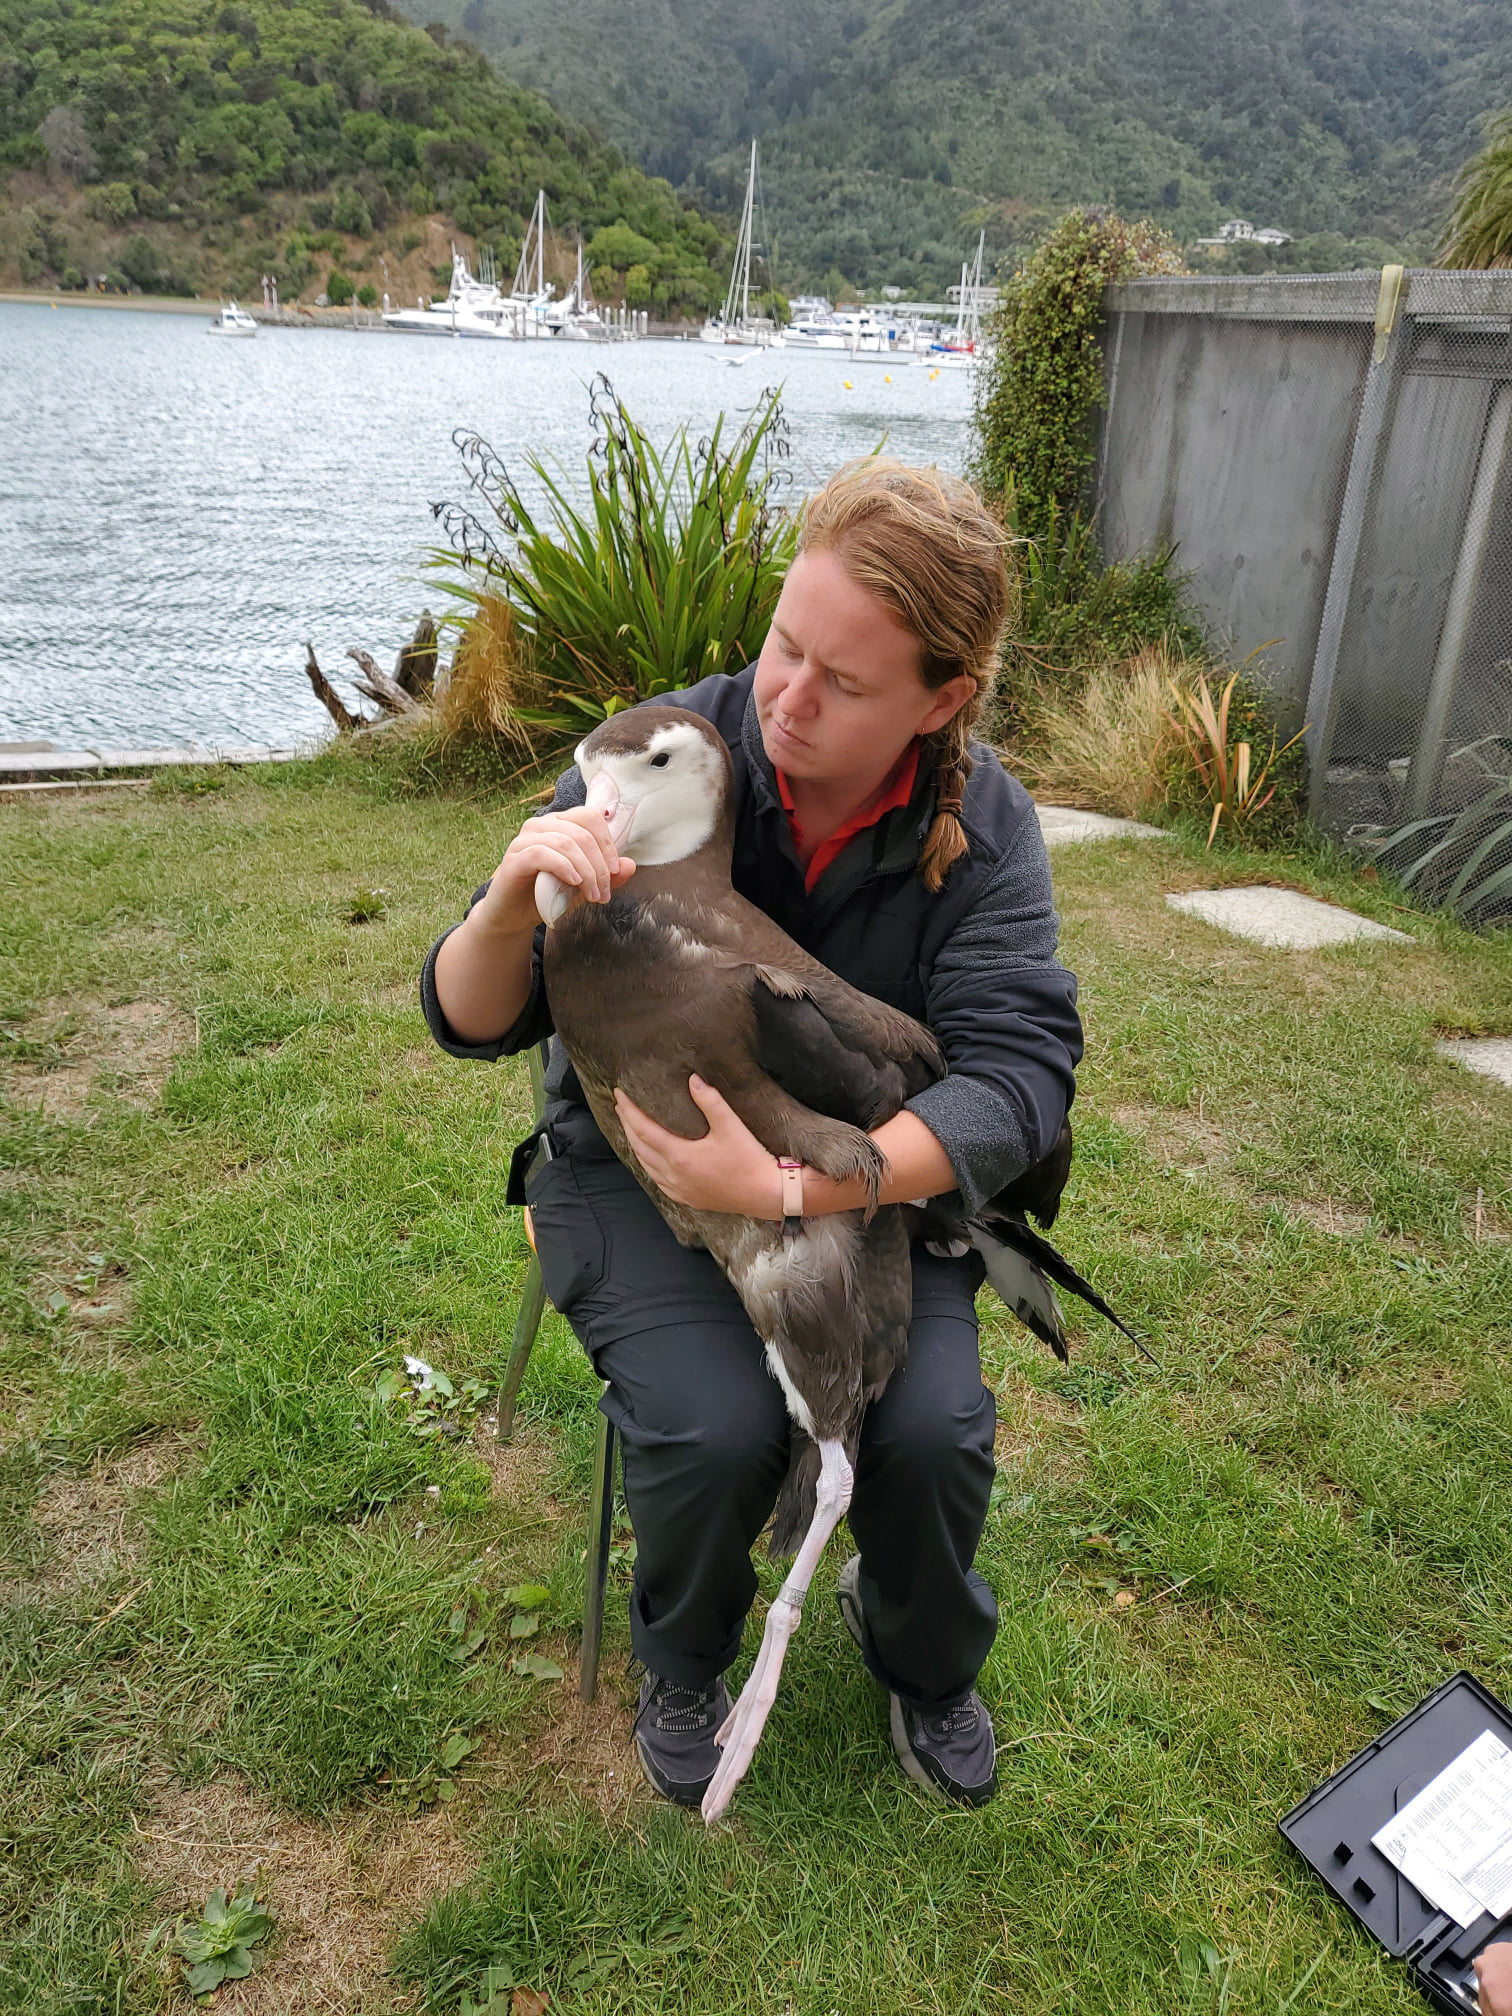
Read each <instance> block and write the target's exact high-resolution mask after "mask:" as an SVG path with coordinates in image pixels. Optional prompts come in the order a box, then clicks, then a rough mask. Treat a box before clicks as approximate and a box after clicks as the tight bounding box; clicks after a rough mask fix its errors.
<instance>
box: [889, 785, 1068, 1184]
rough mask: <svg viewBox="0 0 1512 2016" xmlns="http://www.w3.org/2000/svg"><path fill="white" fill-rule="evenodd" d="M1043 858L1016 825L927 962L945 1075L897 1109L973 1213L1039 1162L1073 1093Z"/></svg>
mask: <svg viewBox="0 0 1512 2016" xmlns="http://www.w3.org/2000/svg"><path fill="white" fill-rule="evenodd" d="M1058 929H1059V925H1058V920H1057V918H1056V914H1055V904H1054V900H1053V897H1052V893H1051V886H1050V857H1049V855H1048V854H1047V853H1046V851H1045V843H1044V839H1043V838H1042V836H1041V834H1040V830H1039V824H1038V822H1037V820H1036V819H1035V818H1034V817H1033V815H1032V814H1031V815H1030V816H1029V817H1028V818H1026V819H1024V820H1022V821H1021V822H1020V823H1019V825H1018V828H1017V829H1016V831H1015V832H1014V834H1013V836H1012V838H1011V839H1010V841H1009V843H1008V846H1007V848H1006V849H1005V851H1004V853H1003V856H1002V858H1001V859H1000V860H999V862H998V863H997V866H996V867H995V869H994V870H993V872H992V874H991V875H990V876H989V877H988V879H987V881H986V882H985V884H984V886H983V888H982V891H981V893H980V894H979V896H978V897H977V899H976V901H975V903H973V904H972V906H971V907H970V909H968V910H967V911H966V912H965V913H964V914H963V916H962V917H961V918H960V920H959V921H958V923H957V924H956V926H955V929H954V930H953V931H952V933H951V935H950V937H949V938H948V939H947V940H946V941H945V943H944V945H943V946H942V947H941V948H940V951H939V952H938V954H937V955H936V957H935V961H934V965H933V967H932V970H931V972H930V974H929V977H928V980H927V982H926V987H925V992H926V997H927V1013H926V1017H925V1019H926V1020H927V1021H928V1023H929V1026H930V1028H931V1029H932V1030H933V1031H934V1033H935V1035H936V1036H937V1037H938V1039H939V1042H940V1046H941V1048H942V1049H943V1050H944V1052H945V1061H946V1065H947V1067H948V1069H947V1075H946V1076H945V1077H944V1078H942V1079H941V1080H940V1082H939V1083H938V1084H937V1085H931V1086H930V1087H929V1088H928V1090H927V1091H924V1092H921V1093H919V1095H918V1096H917V1097H916V1098H913V1099H910V1100H909V1102H908V1110H909V1111H910V1112H911V1113H916V1114H917V1115H918V1116H919V1118H920V1119H921V1120H922V1121H923V1122H924V1124H925V1126H926V1127H928V1129H929V1130H930V1132H931V1133H932V1134H933V1135H934V1136H935V1137H936V1139H937V1140H938V1141H939V1143H940V1145H941V1147H942V1148H943V1149H944V1150H945V1153H946V1154H947V1155H948V1156H949V1157H950V1166H951V1167H952V1169H954V1171H955V1174H956V1182H957V1185H958V1187H959V1189H960V1192H961V1197H962V1200H963V1202H964V1203H965V1205H966V1207H967V1209H968V1210H974V1209H976V1208H977V1207H978V1206H979V1205H981V1204H982V1203H984V1202H985V1201H986V1200H987V1198H989V1197H992V1196H995V1195H996V1194H997V1192H998V1191H999V1190H1001V1189H1002V1188H1003V1186H1004V1184H1006V1183H1010V1182H1012V1180H1013V1179H1014V1177H1015V1176H1018V1175H1020V1174H1021V1173H1022V1171H1023V1170H1025V1169H1027V1168H1029V1167H1031V1166H1032V1165H1033V1164H1034V1163H1036V1162H1038V1161H1039V1160H1040V1159H1041V1158H1042V1157H1043V1156H1045V1155H1048V1154H1049V1152H1050V1150H1051V1148H1052V1147H1053V1146H1054V1145H1055V1141H1056V1138H1057V1136H1058V1135H1059V1133H1060V1129H1061V1123H1062V1122H1063V1121H1064V1119H1065V1117H1066V1113H1067V1111H1068V1109H1069V1107H1070V1105H1071V1100H1072V1097H1073V1095H1074V1093H1075V1089H1076V1067H1077V1065H1078V1064H1079V1063H1080V1061H1081V1054H1082V1030H1081V1020H1080V1017H1079V1016H1078V1015H1077V1012H1076V979H1075V976H1074V975H1073V974H1071V973H1068V972H1067V971H1066V969H1065V967H1064V966H1062V965H1061V963H1060V961H1059V960H1058V959H1057V957H1056V938H1057V934H1058Z"/></svg>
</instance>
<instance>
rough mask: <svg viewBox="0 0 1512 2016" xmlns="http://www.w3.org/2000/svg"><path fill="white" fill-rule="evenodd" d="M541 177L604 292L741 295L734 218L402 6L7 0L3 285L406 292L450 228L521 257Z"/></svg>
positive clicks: (430, 264) (2, 39)
mask: <svg viewBox="0 0 1512 2016" xmlns="http://www.w3.org/2000/svg"><path fill="white" fill-rule="evenodd" d="M538 187H544V188H545V189H546V192H547V196H548V199H549V201H550V204H551V213H552V221H553V223H554V224H555V226H556V227H557V229H558V230H559V231H560V232H561V233H562V234H563V236H564V238H570V237H571V236H572V234H574V233H575V232H577V231H581V232H582V233H583V234H584V236H585V237H587V238H588V239H589V240H590V241H592V240H595V239H597V240H599V242H600V252H601V256H600V261H599V285H600V289H601V291H602V292H605V293H607V294H608V295H610V296H611V297H615V298H618V295H619V294H620V293H621V292H623V291H624V287H623V280H624V276H625V274H626V272H627V269H638V270H636V271H634V272H633V277H632V279H631V282H630V292H631V294H632V296H638V300H637V305H650V306H654V307H655V308H657V309H659V310H662V311H666V310H668V309H673V310H675V309H678V308H681V309H683V310H686V311H689V312H692V313H701V312H702V311H703V310H704V309H705V308H707V307H708V306H709V305H710V304H711V303H712V302H713V301H715V300H716V299H719V298H722V296H723V293H724V286H725V278H726V272H727V266H728V258H729V244H728V241H727V239H726V238H725V237H723V236H722V235H721V232H720V230H719V228H718V227H717V226H716V225H715V224H713V223H712V222H710V220H709V219H708V218H706V217H704V216H702V215H701V214H699V212H698V211H697V210H696V209H694V208H693V207H692V206H691V205H690V204H689V203H688V202H687V201H685V200H684V199H682V198H680V197H677V196H674V195H673V193H672V191H671V189H670V188H669V187H668V186H667V184H666V183H665V182H661V181H657V180H654V179H652V178H651V177H649V176H648V175H646V174H645V173H644V172H643V171H642V170H641V169H640V168H639V167H635V166H630V165H627V163H626V161H625V160H624V158H623V156H622V155H621V153H620V152H619V150H618V148H617V147H615V146H614V145H613V144H612V143H611V142H610V141H607V140H605V139H603V138H601V137H600V136H598V135H597V134H595V133H592V132H590V131H589V130H588V129H587V128H586V127H584V126H582V125H577V124H573V123H571V122H570V121H568V120H566V119H564V118H563V117H561V116H560V115H559V114H558V113H557V112H555V111H554V110H553V109H552V107H551V106H550V105H549V104H548V103H547V102H546V101H545V99H543V98H542V97H540V96H539V95H538V94H537V93H536V92H534V91H532V90H528V89H524V88H522V87H521V86H520V85H519V84H517V83H514V82H511V81H509V80H507V79H505V78H503V77H500V76H499V75H498V74H497V73H496V71H495V70H494V68H493V66H492V65H491V64H490V63H489V62H488V60H487V59H486V58H485V57H483V56H482V55H480V54H479V52H478V51H477V50H476V49H474V48H471V47H469V46H467V45H466V44H465V43H464V44H460V45H459V44H457V43H456V42H449V41H448V37H447V35H446V32H445V30H444V29H441V28H436V29H433V30H432V31H431V32H430V33H423V32H422V31H421V30H420V29H419V28H416V27H415V26H413V25H412V24H411V23H409V22H407V21H405V20H403V19H402V17H400V16H399V15H398V14H396V13H394V12H393V10H392V9H391V8H390V7H389V6H388V4H387V0H366V4H360V5H359V4H357V0H233V4H224V0H87V4H85V0H0V199H3V201H0V280H3V279H10V280H12V281H14V280H16V279H20V280H22V281H24V282H33V283H40V284H45V285H52V286H58V285H64V284H69V283H71V282H75V281H77V280H79V279H80V278H81V277H82V276H83V275H85V274H88V273H93V272H96V271H98V272H106V271H111V272H114V273H116V274H117V275H118V276H119V277H121V278H123V279H124V280H127V281H129V282H130V283H132V284H134V285H137V286H140V287H142V288H144V289H145V290H147V291H162V292H184V291H191V290H192V289H193V288H194V287H195V286H196V285H198V286H199V287H201V288H207V287H208V288H211V289H213V288H214V287H215V286H216V285H231V286H235V287H237V288H239V289H240V290H241V291H244V292H245V291H250V290H255V286H256V281H257V276H258V275H260V274H261V273H264V272H269V271H272V272H276V273H277V274H278V276H279V279H280V282H281V285H282V288H283V292H284V295H285V297H286V298H289V297H291V296H292V295H294V294H295V293H296V292H298V291H299V290H300V289H301V288H302V289H304V290H305V291H306V293H307V295H308V294H311V293H313V292H314V291H315V288H316V287H317V286H325V285H327V284H328V280H329V276H330V274H331V273H332V272H333V271H334V273H335V275H336V279H337V290H333V291H338V290H339V288H340V287H341V286H342V285H354V284H357V283H358V282H362V283H363V284H365V285H366V286H369V287H371V288H373V290H374V291H375V292H376V291H377V290H378V288H379V285H380V282H381V283H382V284H383V285H384V286H388V285H390V284H391V285H392V289H393V292H394V293H395V295H396V296H402V297H406V298H407V297H408V296H409V295H411V294H413V293H414V292H416V291H418V290H419V288H420V287H421V286H422V285H423V286H424V287H426V288H428V287H429V285H430V284H432V281H433V270H432V269H433V268H434V267H435V266H437V265H440V266H441V268H442V270H443V273H444V270H445V266H446V262H447V258H448V238H449V236H450V235H451V234H452V233H453V232H455V233H458V234H461V236H462V238H463V239H464V241H467V240H471V241H476V242H485V243H488V244H490V245H492V246H493V247H494V249H495V253H496V256H497V259H498V263H499V265H500V266H501V267H502V268H503V269H504V271H505V273H506V275H507V274H508V273H509V272H510V271H512V270H513V266H514V261H515V258H516V256H517V253H518V249H519V244H520V237H521V233H522V231H523V229H524V225H525V221H526V219H527V218H528V216H529V213H530V209H531V206H532V204H533V203H534V201H535V196H536V190H537V188H538ZM627 252H628V254H629V255H631V256H628V257H624V256H622V255H624V254H626V253H627ZM617 257H618V258H621V260H622V263H620V264H619V266H618V267H616V265H615V263H614V261H615V258H617ZM443 284H444V283H443ZM338 298H339V291H338Z"/></svg>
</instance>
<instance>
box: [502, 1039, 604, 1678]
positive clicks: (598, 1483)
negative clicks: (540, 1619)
mask: <svg viewBox="0 0 1512 2016" xmlns="http://www.w3.org/2000/svg"><path fill="white" fill-rule="evenodd" d="M549 1050H550V1045H549V1044H548V1043H546V1042H541V1043H538V1044H536V1046H535V1047H534V1048H533V1049H532V1051H531V1052H530V1089H531V1092H532V1093H533V1095H534V1103H535V1117H536V1120H537V1122H539V1121H540V1118H541V1116H542V1114H543V1113H544V1112H545V1110H546V1059H547V1056H548V1053H549ZM550 1154H551V1149H550V1146H549V1145H548V1143H547V1142H546V1141H545V1140H544V1138H543V1140H542V1142H541V1145H540V1148H539V1150H538V1155H544V1156H547V1157H548V1158H549V1156H550ZM531 1167H532V1168H534V1167H535V1164H534V1163H532V1164H531ZM525 1237H526V1238H527V1239H528V1240H529V1241H530V1266H529V1267H528V1269H527V1270H526V1274H525V1290H524V1293H523V1294H522V1295H521V1297H520V1307H519V1312H518V1314H517V1315H516V1317H515V1326H514V1336H513V1339H512V1340H511V1343H510V1347H509V1363H508V1364H507V1365H506V1366H505V1368H504V1381H503V1384H502V1385H501V1386H500V1388H499V1440H500V1441H501V1442H508V1441H510V1440H511V1439H512V1438H513V1436H514V1417H515V1401H516V1399H517V1397H518V1395H519V1391H520V1381H521V1380H522V1379H523V1378H524V1377H525V1367H526V1365H527V1364H528V1363H529V1362H530V1349H531V1346H532V1345H533V1344H534V1343H535V1340H536V1333H537V1332H538V1331H539V1330H540V1327H541V1317H542V1315H543V1314H544V1313H545V1309H546V1283H545V1281H544V1279H543V1278H542V1275H541V1263H540V1260H539V1258H538V1257H537V1255H536V1242H535V1227H534V1226H533V1225H532V1224H531V1220H530V1207H529V1206H528V1205H527V1206H526V1207H525ZM613 1524H614V1423H613V1422H612V1421H611V1420H610V1419H609V1417H608V1415H607V1414H604V1413H600V1415H599V1431H598V1451H597V1454H596V1455H595V1457H594V1462H593V1496H592V1499H591V1500H590V1503H589V1508H588V1566H587V1575H586V1579H585V1582H584V1587H583V1649H582V1654H581V1657H580V1659H579V1662H578V1693H579V1694H580V1695H581V1696H582V1698H583V1699H584V1700H585V1701H591V1700H592V1699H593V1697H594V1695H595V1694H596V1693H597V1691H598V1667H599V1649H600V1647H601V1646H602V1644H603V1642H604V1594H605V1590H606V1588H607V1587H608V1582H609V1535H610V1531H611V1529H612V1527H613Z"/></svg>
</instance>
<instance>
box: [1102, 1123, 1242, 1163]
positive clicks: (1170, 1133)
mask: <svg viewBox="0 0 1512 2016" xmlns="http://www.w3.org/2000/svg"><path fill="white" fill-rule="evenodd" d="M1109 1117H1110V1118H1111V1119H1112V1121H1113V1123H1114V1125H1115V1126H1118V1127H1122V1128H1123V1129H1124V1131H1125V1132H1126V1133H1129V1134H1135V1135H1138V1136H1139V1137H1140V1138H1141V1139H1142V1140H1143V1141H1144V1144H1145V1146H1146V1148H1148V1149H1149V1151H1150V1153H1151V1154H1152V1155H1153V1156H1154V1157H1155V1158H1156V1160H1157V1161H1160V1162H1163V1163H1165V1164H1166V1166H1167V1167H1168V1168H1173V1169H1206V1170H1209V1171H1212V1172H1213V1173H1215V1174H1216V1173H1217V1172H1219V1171H1220V1170H1223V1169H1226V1168H1227V1167H1228V1164H1229V1156H1230V1150H1229V1142H1228V1136H1227V1135H1226V1134H1225V1132H1224V1130H1223V1129H1222V1128H1221V1127H1219V1126H1218V1125H1217V1124H1216V1122H1214V1121H1212V1120H1207V1119H1204V1118H1203V1116H1202V1115H1201V1114H1200V1113H1192V1112H1188V1111H1186V1110H1185V1109H1184V1108H1173V1107H1166V1106H1115V1107H1114V1108H1113V1109H1112V1112H1111V1114H1110V1116H1109Z"/></svg>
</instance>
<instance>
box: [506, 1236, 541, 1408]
mask: <svg viewBox="0 0 1512 2016" xmlns="http://www.w3.org/2000/svg"><path fill="white" fill-rule="evenodd" d="M545 1307H546V1284H545V1282H544V1281H543V1280H542V1279H541V1263H540V1261H539V1260H537V1258H536V1257H535V1255H534V1254H533V1253H532V1254H531V1256H530V1266H529V1268H528V1269H527V1270H526V1274H525V1287H524V1291H523V1293H522V1294H521V1296H520V1312H519V1314H518V1315H517V1316H516V1317H515V1326H514V1339H513V1342H512V1343H511V1344H510V1347H509V1363H508V1364H507V1365H506V1366H505V1368H504V1383H503V1385H502V1386H501V1387H500V1388H499V1440H500V1441H501V1442H508V1441H509V1440H510V1438H511V1437H512V1436H513V1434H514V1417H515V1400H516V1398H517V1397H518V1395H519V1391H520V1381H521V1380H522V1379H523V1378H524V1377H525V1367H526V1366H527V1365H528V1364H529V1362H530V1347H531V1346H532V1345H533V1344H534V1343H535V1340H536V1332H537V1331H538V1330H539V1329H540V1327H541V1315H542V1312H543V1311H544V1309H545Z"/></svg>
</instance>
